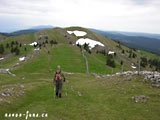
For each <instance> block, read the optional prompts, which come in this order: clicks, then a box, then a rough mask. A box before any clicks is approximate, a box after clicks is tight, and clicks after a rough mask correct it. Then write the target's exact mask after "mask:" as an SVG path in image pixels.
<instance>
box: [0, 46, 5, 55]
mask: <svg viewBox="0 0 160 120" xmlns="http://www.w3.org/2000/svg"><path fill="white" fill-rule="evenodd" d="M3 53H4V46H3V44H1V45H0V54H3Z"/></svg>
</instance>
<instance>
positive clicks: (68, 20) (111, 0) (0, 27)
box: [0, 0, 160, 33]
mask: <svg viewBox="0 0 160 120" xmlns="http://www.w3.org/2000/svg"><path fill="white" fill-rule="evenodd" d="M37 25H53V26H59V27H68V26H82V27H87V28H96V29H102V30H116V31H130V32H147V33H160V0H0V31H1V32H6V31H14V30H17V29H26V28H29V27H32V26H37Z"/></svg>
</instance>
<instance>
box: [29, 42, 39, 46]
mask: <svg viewBox="0 0 160 120" xmlns="http://www.w3.org/2000/svg"><path fill="white" fill-rule="evenodd" d="M37 44H38V43H37V42H33V43H30V44H29V45H32V46H33V45H37Z"/></svg>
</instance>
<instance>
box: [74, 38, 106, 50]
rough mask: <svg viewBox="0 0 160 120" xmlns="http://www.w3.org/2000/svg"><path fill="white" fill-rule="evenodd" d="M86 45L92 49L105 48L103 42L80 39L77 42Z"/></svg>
mask: <svg viewBox="0 0 160 120" xmlns="http://www.w3.org/2000/svg"><path fill="white" fill-rule="evenodd" d="M78 43H79V44H80V45H84V44H85V43H86V44H89V45H88V46H89V47H90V49H92V48H94V47H95V46H96V45H100V46H104V45H103V44H102V43H101V42H98V41H95V40H92V39H89V38H80V39H78V40H77V41H76V44H78Z"/></svg>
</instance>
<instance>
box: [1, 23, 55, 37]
mask: <svg viewBox="0 0 160 120" xmlns="http://www.w3.org/2000/svg"><path fill="white" fill-rule="evenodd" d="M52 28H55V27H53V26H51V25H40V26H34V27H31V28H29V29H26V30H18V31H15V32H11V33H0V34H1V35H4V36H16V35H22V34H31V33H36V32H38V31H40V30H43V29H52Z"/></svg>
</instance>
